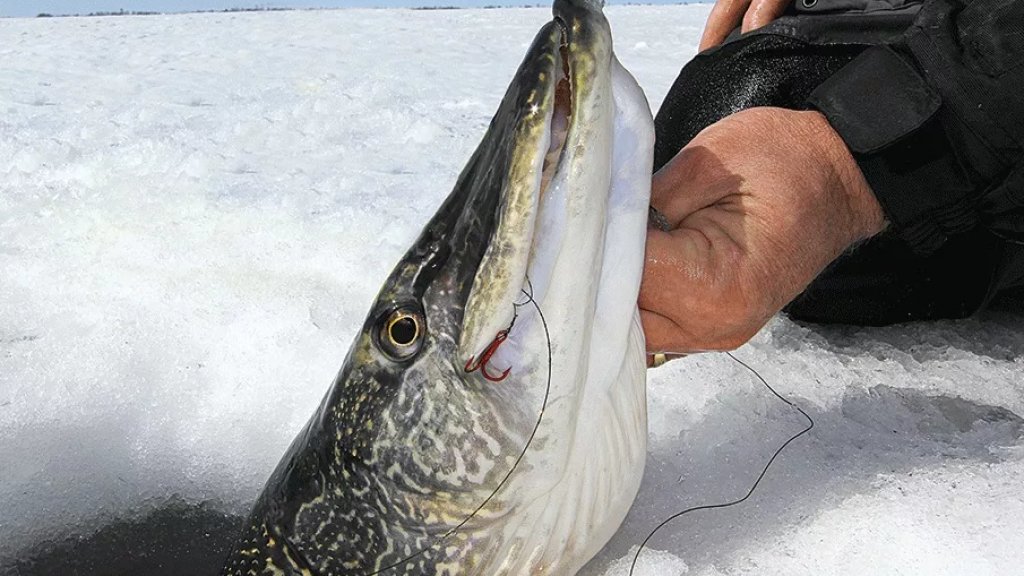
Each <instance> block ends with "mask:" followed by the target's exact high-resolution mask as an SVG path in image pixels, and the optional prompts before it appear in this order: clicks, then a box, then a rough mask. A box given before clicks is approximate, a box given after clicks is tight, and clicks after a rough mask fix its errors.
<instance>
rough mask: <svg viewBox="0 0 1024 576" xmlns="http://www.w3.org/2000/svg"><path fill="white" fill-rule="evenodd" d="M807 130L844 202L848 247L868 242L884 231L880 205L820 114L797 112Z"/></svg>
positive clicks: (833, 129)
mask: <svg viewBox="0 0 1024 576" xmlns="http://www.w3.org/2000/svg"><path fill="white" fill-rule="evenodd" d="M799 114H802V115H805V117H806V122H807V123H808V125H809V126H810V130H811V140H812V141H813V142H815V143H816V144H817V145H818V147H819V148H820V150H821V155H822V157H823V158H825V159H826V160H827V162H828V163H829V165H830V167H831V173H832V176H831V180H832V182H831V186H830V187H832V188H833V189H834V190H835V192H836V194H837V195H838V196H839V198H837V199H838V200H840V201H843V202H845V204H846V206H847V207H848V212H849V216H850V220H849V229H848V230H847V232H848V234H849V235H850V243H851V244H852V243H854V242H857V241H859V240H864V239H866V238H870V237H871V236H874V235H875V234H878V233H879V232H881V231H882V230H884V229H885V227H886V218H885V213H884V212H883V210H882V206H881V204H879V202H878V199H877V198H876V197H875V193H874V192H873V191H872V190H871V186H870V185H869V184H868V182H867V180H866V179H865V178H864V174H863V173H862V172H861V170H860V167H859V166H858V165H857V161H856V159H855V158H854V157H853V153H852V152H851V151H850V149H849V147H848V146H847V145H846V143H845V142H844V141H843V139H842V138H841V137H840V136H839V133H838V132H836V130H835V128H833V127H832V125H831V124H830V123H829V121H828V119H827V118H826V117H825V116H824V115H823V114H822V113H820V112H818V111H815V110H811V111H807V112H800V113H799Z"/></svg>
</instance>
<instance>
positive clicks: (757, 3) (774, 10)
mask: <svg viewBox="0 0 1024 576" xmlns="http://www.w3.org/2000/svg"><path fill="white" fill-rule="evenodd" d="M789 2H790V0H753V2H751V4H750V7H749V8H747V12H746V14H744V16H743V28H742V29H741V31H743V32H750V31H751V30H756V29H758V28H760V27H762V26H764V25H766V24H768V23H769V22H771V21H772V20H775V19H776V18H778V17H779V16H782V13H783V12H784V11H785V10H786V6H787V5H789Z"/></svg>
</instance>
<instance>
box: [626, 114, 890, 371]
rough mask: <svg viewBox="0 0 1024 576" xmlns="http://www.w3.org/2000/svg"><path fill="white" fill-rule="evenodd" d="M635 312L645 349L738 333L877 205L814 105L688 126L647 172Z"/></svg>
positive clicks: (783, 300) (871, 224) (798, 283)
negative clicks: (654, 218) (670, 154)
mask: <svg viewBox="0 0 1024 576" xmlns="http://www.w3.org/2000/svg"><path fill="white" fill-rule="evenodd" d="M651 205H652V206H653V207H654V208H655V209H657V210H658V211H660V212H661V214H662V215H663V216H664V217H665V219H666V220H667V222H668V225H669V228H670V230H669V231H667V232H666V231H662V230H658V229H655V228H650V229H649V230H648V234H647V253H646V262H645V266H644V276H643V282H642V284H641V286H640V298H639V304H640V315H641V320H642V322H643V327H644V333H645V334H646V336H647V349H648V351H650V352H652V353H653V352H668V353H677V354H678V353H688V352H695V351H702V350H728V349H733V348H736V347H739V346H740V345H742V344H743V343H744V342H746V341H747V340H749V339H750V338H751V337H753V336H754V334H756V333H757V331H758V330H760V329H761V327H762V326H764V324H765V323H766V322H767V321H768V320H769V319H770V318H771V317H772V315H774V314H775V313H776V312H778V311H779V310H781V309H782V307H783V306H785V305H786V304H787V303H788V302H790V301H791V300H792V299H793V298H794V297H796V296H797V295H798V294H799V293H800V292H801V291H802V290H803V289H804V288H805V287H806V286H807V285H808V284H809V283H810V282H811V281H812V280H813V279H814V278H815V277H816V276H817V275H818V274H819V273H820V272H821V271H822V270H823V269H824V268H825V266H827V265H828V264H829V263H830V262H832V260H834V259H835V258H837V257H838V256H839V255H840V254H841V253H842V252H843V251H844V250H846V249H847V248H849V247H850V245H851V244H853V243H854V242H856V241H858V240H861V239H863V238H866V237H868V236H871V235H873V234H876V233H878V232H879V231H881V230H882V228H883V227H884V222H885V219H884V216H883V213H882V209H881V207H880V206H879V205H878V201H877V200H876V199H875V197H874V195H873V193H872V192H871V189H870V188H869V187H868V184H867V182H866V181H865V180H864V176H863V175H862V174H861V172H860V169H859V168H858V167H857V164H856V162H855V161H854V159H853V157H852V156H851V154H850V152H849V150H848V149H847V147H846V145H845V144H844V143H843V141H842V140H841V139H840V138H839V135H838V134H836V132H835V130H833V129H832V127H831V126H830V125H829V124H828V121H827V120H826V119H825V117H824V116H822V115H821V114H820V113H818V112H813V111H810V112H798V111H793V110H785V109H781V108H751V109H749V110H744V111H741V112H738V113H736V114H733V115H731V116H728V117H726V118H725V119H723V120H721V121H719V122H717V123H715V124H713V125H711V126H709V127H708V128H706V129H705V130H704V131H702V132H701V133H700V134H698V135H697V136H696V137H695V138H694V139H693V140H692V141H691V142H690V144H689V145H687V146H686V147H685V148H683V149H682V150H681V151H680V152H679V153H678V154H677V155H676V156H675V158H673V159H672V161H671V162H669V163H668V164H666V165H665V166H664V167H663V168H662V169H661V170H659V171H658V172H657V174H655V175H654V180H653V182H652V188H651Z"/></svg>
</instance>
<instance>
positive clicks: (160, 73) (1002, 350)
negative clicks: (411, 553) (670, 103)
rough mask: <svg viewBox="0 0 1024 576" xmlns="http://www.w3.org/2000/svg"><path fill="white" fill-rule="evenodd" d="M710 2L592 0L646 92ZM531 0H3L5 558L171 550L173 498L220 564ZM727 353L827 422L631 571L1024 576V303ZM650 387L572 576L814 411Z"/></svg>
mask: <svg viewBox="0 0 1024 576" xmlns="http://www.w3.org/2000/svg"><path fill="white" fill-rule="evenodd" d="M708 8H709V7H708V6H664V7H634V6H621V7H620V6H615V7H611V8H609V9H608V10H607V14H608V15H609V18H610V20H611V22H612V26H613V30H614V34H615V38H616V41H617V46H618V53H619V56H620V58H621V60H622V61H623V63H624V64H625V65H626V66H627V67H628V68H629V69H631V70H632V71H633V72H634V74H635V75H636V76H637V78H638V80H639V81H640V84H641V85H642V86H643V87H644V88H645V90H646V91H647V93H648V95H649V97H650V99H651V103H652V106H654V107H655V108H656V107H657V105H658V104H659V102H660V100H661V99H662V98H663V96H664V94H665V92H666V91H667V89H668V87H669V85H670V84H671V82H672V81H673V80H674V78H675V76H676V74H677V73H678V69H679V67H680V66H681V65H682V64H683V63H684V62H685V61H686V60H687V59H689V58H690V57H691V56H692V55H693V54H694V53H695V50H696V43H697V40H698V38H699V34H700V29H701V26H702V23H703V20H704V18H705V17H706V15H707V12H708ZM548 15H549V11H548V10H547V9H502V10H458V11H406V10H340V11H322V12H275V13H260V14H201V15H179V16H152V17H117V18H62V19H25V20H15V19H6V20H0V40H2V41H0V60H2V61H3V62H4V70H3V72H2V73H0V510H2V514H0V573H3V574H7V573H13V574H47V573H67V574H72V573H82V574H107V573H127V572H128V570H127V569H126V568H121V567H119V566H120V565H119V564H118V562H120V560H119V558H121V557H128V556H132V557H134V558H136V559H138V558H143V559H144V558H150V560H149V561H150V562H154V564H153V565H152V566H149V565H144V566H145V567H144V568H142V569H139V571H138V572H137V573H147V574H161V573H174V572H175V569H174V568H173V566H172V567H171V568H168V566H167V565H160V566H157V565H156V564H155V562H156V560H153V558H160V557H161V556H160V554H161V550H162V549H163V548H167V549H171V548H172V547H173V546H175V545H181V543H180V542H177V541H170V540H171V539H169V538H163V539H161V537H158V536H159V535H160V534H164V533H165V532H162V530H169V529H168V528H167V525H168V524H167V522H168V521H167V520H166V517H163V516H160V511H161V510H171V509H173V510H177V509H185V510H188V511H189V514H191V515H192V516H191V517H199V518H200V520H197V522H198V523H199V526H200V529H199V530H197V531H196V534H194V535H193V534H191V533H190V532H189V531H188V530H184V529H180V530H179V531H178V532H176V534H179V537H182V538H184V536H180V533H182V532H185V533H187V534H188V535H189V536H194V538H195V541H194V542H191V543H188V545H187V548H188V549H189V550H190V554H189V557H191V558H192V560H193V561H195V562H197V563H199V564H201V563H202V562H206V564H205V565H203V566H204V568H196V569H189V570H184V569H180V568H179V569H178V571H181V572H188V573H197V574H199V573H211V572H213V571H214V570H215V569H214V568H211V567H210V566H215V565H216V564H217V562H218V561H219V558H218V556H217V553H218V551H219V550H220V549H219V548H217V545H214V544H216V543H217V542H221V543H222V542H223V541H224V540H225V539H227V540H230V538H231V536H232V534H231V531H232V530H231V526H232V525H233V524H232V523H233V522H236V521H237V518H236V517H237V515H239V514H244V513H245V511H246V510H247V507H248V505H249V503H250V501H251V500H252V499H253V498H254V497H255V495H256V494H257V493H258V491H259V489H260V487H261V486H262V483H263V482H264V480H265V478H266V476H267V475H268V473H269V471H270V469H271V468H272V467H273V466H274V465H275V464H276V463H277V460H278V458H279V457H280V456H281V454H282V453H283V451H284V449H285V448H286V446H287V445H288V443H289V442H290V441H291V439H292V438H293V436H294V435H295V433H296V432H297V431H298V429H299V427H300V426H301V425H302V424H303V423H304V422H305V420H306V419H307V418H308V416H309V414H310V413H311V412H312V411H313V410H314V408H315V406H316V404H317V403H318V401H319V400H320V398H321V396H322V394H323V392H324V390H325V388H326V386H328V385H329V383H330V381H331V379H332V378H333V376H334V374H335V372H336V370H337V369H338V367H339V365H340V363H341V361H342V358H343V355H344V352H345V351H346V349H347V347H348V343H349V341H350V339H351V338H352V337H353V335H354V333H355V331H356V330H357V328H358V326H359V324H360V323H361V321H362V319H363V316H364V314H365V312H366V309H367V307H368V305H369V303H370V302H371V301H372V299H373V297H374V294H375V293H376V290H377V288H378V286H379V284H380V282H381V281H382V279H383V277H384V276H385V275H386V274H387V273H388V271H389V270H390V267H391V265H392V263H393V262H394V261H395V260H396V259H397V258H398V257H399V256H400V255H401V253H402V252H403V251H404V250H405V248H406V247H407V246H408V244H409V243H410V242H411V241H412V239H413V237H414V236H415V235H416V234H417V233H418V231H419V229H420V226H421V225H422V224H423V223H424V222H425V220H426V219H427V218H428V217H429V215H430V214H432V213H433V211H434V209H435V208H436V206H437V205H438V203H439V202H440V200H441V199H442V198H443V197H444V196H445V195H446V194H447V193H448V191H449V190H450V188H451V186H452V185H453V183H454V179H455V176H456V175H457V174H458V172H459V170H460V169H461V167H462V164H463V163H464V162H465V160H466V159H467V158H468V157H469V154H470V152H471V151H472V149H473V147H474V146H475V144H476V142H477V141H478V139H479V138H480V136H481V135H482V133H483V130H484V128H485V127H486V125H487V123H488V121H489V120H490V117H491V114H492V113H493V111H494V109H495V107H496V105H497V103H498V101H499V100H500V97H501V95H502V93H503V91H504V88H505V86H506V85H507V83H508V80H509V78H510V76H511V74H512V73H513V71H514V70H515V67H516V66H517V64H518V62H519V60H520V58H521V57H522V55H523V53H524V52H525V49H526V47H527V45H528V44H529V42H530V41H531V40H532V37H533V34H534V32H535V30H536V29H537V27H539V26H540V24H541V23H543V22H544V21H545V20H547V18H548ZM737 356H738V357H740V358H742V359H743V360H744V361H747V362H749V363H751V364H752V365H753V366H754V367H755V368H757V369H758V370H759V371H760V372H761V374H762V375H763V376H764V377H765V378H766V379H767V380H768V381H769V382H770V383H772V384H773V385H774V386H775V387H776V388H777V389H778V390H779V391H780V392H782V393H783V394H785V395H787V396H788V397H790V398H791V399H793V400H794V401H796V402H797V403H798V404H799V405H800V406H801V407H803V408H805V409H806V410H807V411H808V412H809V413H810V414H811V415H812V416H813V418H814V419H815V422H816V427H815V429H814V430H813V431H812V432H811V433H810V434H809V435H808V436H806V437H804V438H802V439H800V440H798V441H797V442H795V443H794V444H793V445H792V446H790V448H789V449H788V450H787V452H786V453H785V454H784V455H783V456H782V457H781V458H780V459H779V460H778V461H777V462H776V464H775V466H774V467H773V469H772V470H771V472H770V473H769V474H768V476H767V477H766V478H765V480H764V482H763V483H762V485H761V487H760V489H759V491H758V492H757V493H755V495H754V496H753V497H752V498H751V500H750V501H748V502H747V503H745V504H744V505H741V506H738V507H735V508H730V509H725V510H714V511H704V512H697V513H695V514H692V515H687V516H684V517H683V518H682V519H680V520H678V521H676V522H675V523H673V524H670V525H669V526H668V527H667V528H666V529H664V530H663V531H662V532H660V533H659V534H658V535H657V536H656V537H655V538H654V539H653V540H652V541H651V544H650V546H649V548H647V549H645V551H644V552H643V553H642V554H641V556H640V563H639V568H638V570H637V572H636V574H637V575H641V574H648V575H655V574H657V575H664V574H670V575H674V574H687V575H688V576H691V575H701V576H712V575H724V574H729V575H739V574H760V575H773V574H780V575H781V574H787V575H790V574H808V573H812V572H813V573H815V574H820V575H854V574H856V575H860V574H865V573H867V574H881V575H888V574H892V575H896V574H901V575H917V574H920V575H929V576H934V575H945V574H949V575H953V574H966V573H970V574H975V575H982V574H1013V573H1017V572H1019V566H1020V565H1021V564H1022V563H1024V496H1022V494H1021V489H1020V487H1021V483H1022V480H1024V441H1022V437H1024V420H1022V418H1021V416H1019V415H1020V414H1024V378H1022V375H1024V316H1022V315H1021V314H1020V313H1018V312H1016V311H1014V310H1013V309H1011V308H1008V307H1003V308H1001V309H998V310H996V311H993V312H989V313H986V314H984V315H982V316H980V317H978V318H975V319H970V320H964V321H957V322H937V323H930V324H912V325H904V326H897V327H890V328H881V329H867V328H850V327H831V328H823V327H814V326H806V325H800V324H797V323H794V322H792V321H790V320H788V319H786V318H782V317H780V318H776V319H774V320H773V321H772V322H771V324H770V325H769V326H768V327H767V328H766V329H765V330H763V331H762V333H761V334H759V335H758V336H757V337H756V338H755V339H754V340H753V341H752V342H751V343H750V344H748V345H747V346H744V347H743V348H741V349H740V350H739V351H737ZM649 393H650V400H649V405H650V422H651V433H650V435H651V447H650V454H649V458H648V462H647V472H646V476H645V479H644V485H643V488H642V490H641V494H640V496H639V497H638V499H637V502H636V504H635V505H634V507H633V509H632V511H631V512H630V514H629V516H628V518H627V520H626V522H625V523H624V525H623V527H622V529H621V530H620V531H619V533H618V534H617V535H616V536H615V538H614V539H613V540H612V542H611V543H609V545H608V546H607V547H606V549H605V550H604V551H603V552H602V553H601V554H600V555H599V556H598V557H597V558H596V559H595V560H594V561H593V562H592V563H591V564H590V565H588V567H587V568H586V569H585V570H584V572H583V573H584V574H587V575H590V576H597V575H602V574H609V575H612V574H614V575H621V574H626V572H627V569H628V565H629V562H630V560H631V559H632V555H633V553H634V552H635V550H636V546H637V545H638V544H639V542H640V541H641V540H642V539H643V537H644V536H645V535H646V534H647V532H648V531H649V530H650V529H651V528H652V527H653V526H654V525H655V524H657V522H659V521H660V520H661V519H663V518H665V517H667V516H668V515H670V514H671V513H673V512H676V511H679V510H681V509H683V508H687V507H689V506H694V505H700V504H711V503H716V502H721V501H727V500H731V499H734V498H736V497H739V496H741V495H742V494H743V493H745V491H746V490H747V488H748V487H749V485H750V483H751V482H752V481H753V480H754V478H755V477H756V475H757V473H758V472H759V471H760V469H761V467H762V466H763V464H764V462H765V461H766V460H767V458H768V457H769V456H770V455H771V453H772V452H773V451H774V450H775V448H776V447H777V446H778V445H779V444H781V443H782V442H783V441H784V440H785V439H786V438H788V437H789V436H790V435H791V434H793V433H795V432H796V431H799V430H800V428H801V427H802V425H803V423H802V421H801V419H800V418H799V416H798V415H796V414H795V413H794V412H793V411H792V409H791V408H788V407H787V406H785V405H784V404H782V403H781V402H779V401H778V400H777V399H775V398H773V397H772V396H771V395H770V394H769V393H768V392H767V390H765V389H764V387H763V386H762V385H761V384H760V383H759V382H758V381H757V380H756V379H754V378H753V377H752V376H751V375H750V374H749V373H748V372H746V370H744V369H743V368H742V367H741V366H739V365H737V364H736V363H734V362H733V361H732V360H730V359H729V358H728V357H726V356H725V355H720V354H705V355H698V356H693V357H690V358H687V359H684V360H680V361H676V362H673V363H671V364H669V365H667V366H665V367H663V368H659V369H657V370H654V371H652V372H651V373H650V383H649ZM204 519H205V520H204ZM204 522H206V523H204ZM125 526H127V527H128V528H125ZM117 530H129V532H128V533H129V534H132V535H133V537H138V538H139V540H140V541H142V540H145V538H144V536H145V535H146V534H154V535H157V536H154V537H153V538H152V539H150V540H152V542H150V540H146V541H147V542H149V543H150V544H152V546H153V548H147V549H145V550H142V547H143V545H142V544H136V543H135V542H134V541H133V540H132V539H130V538H128V539H125V538H121V539H117V538H116V537H114V536H111V534H115V535H116V534H122V533H123V532H118V531H117ZM204 539H206V540H209V541H211V542H214V541H215V542H214V544H210V545H209V546H208V548H209V550H207V549H206V548H202V547H203V545H204V543H203V540H204ZM110 542H113V544H109V543H110ZM153 542H155V544H154V543H153ZM103 543H108V545H109V547H108V548H106V549H102V548H101V545H102V544H103ZM150 544H147V545H150ZM112 548H113V549H112ZM201 548H202V549H203V550H207V551H206V552H204V553H205V554H206V556H203V554H202V553H200V552H198V550H199V549H201ZM210 550H212V551H210ZM89 554H92V555H94V557H95V560H94V563H93V564H89V561H88V559H87V558H88V557H89ZM181 557H184V556H181ZM83 558H84V559H83ZM163 558H164V561H166V559H167V558H172V559H173V558H176V556H175V555H174V554H172V553H171V552H167V551H164V552H163ZM140 561H141V560H140ZM62 562H67V563H69V564H70V563H73V562H79V563H80V564H78V565H76V566H85V568H81V567H79V568H75V569H74V570H73V569H71V568H60V569H55V568H52V566H58V565H59V566H63V564H61V563H62ZM199 564H196V565H197V566H198V565H199ZM125 565H126V566H127V564H125ZM44 566H50V567H51V568H43V567H44ZM133 566H139V564H133ZM90 567H91V568H90ZM76 570H77V571H76ZM161 570H165V571H164V572H161ZM166 570H170V571H169V572H166Z"/></svg>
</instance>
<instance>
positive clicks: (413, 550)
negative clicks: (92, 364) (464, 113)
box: [222, 0, 654, 576]
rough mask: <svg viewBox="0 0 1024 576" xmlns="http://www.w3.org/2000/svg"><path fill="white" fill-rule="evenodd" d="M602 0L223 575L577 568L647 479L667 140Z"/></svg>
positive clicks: (328, 400)
mask: <svg viewBox="0 0 1024 576" xmlns="http://www.w3.org/2000/svg"><path fill="white" fill-rule="evenodd" d="M602 4H603V2H601V1H598V0H556V1H555V3H554V7H553V13H554V18H553V20H552V21H550V22H549V23H547V24H546V25H544V26H543V27H541V29H540V31H539V32H538V34H537V36H536V38H535V40H534V42H533V44H532V46H531V47H530V48H529V51H528V52H527V54H526V57H525V59H524V61H523V63H522V64H521V65H520V67H519V69H518V72H517V73H516V75H515V77H514V78H513V79H512V82H511V85H510V86H509V88H508V91H507V93H506V94H505V97H504V99H503V100H502V101H501V104H500V106H499V108H498V111H497V113H496V114H495V116H494V119H493V120H492V121H491V124H490V126H489V128H488V129H487V132H486V134H485V135H484V137H483V140H482V141H481V142H480V144H479V147H478V148H477V149H476V151H475V152H474V154H473V155H472V157H471V158H470V160H469V163H468V164H467V165H466V167H465V169H464V170H463V171H462V173H461V175H460V176H459V178H458V180H457V182H456V184H455V187H454V190H453V191H452V192H451V194H450V195H449V196H448V198H447V199H446V200H445V201H444V203H443V204H442V205H441V207H440V208H439V209H438V211H437V213H436V214H435V215H434V216H433V217H432V219H431V220H430V221H429V222H428V224H427V225H426V227H425V229H424V230H423V231H422V233H421V234H420V236H419V237H418V239H417V240H416V242H415V243H414V244H413V246H412V247H411V248H410V249H409V250H408V252H407V253H406V254H405V256H404V257H403V258H402V259H401V261H400V262H399V263H398V264H397V266H396V267H395V269H394V271H393V272H392V273H391V275H390V277H389V278H388V279H387V281H386V282H385V283H384V285H383V286H382V287H381V290H380V293H379V295H378V297H377V300H376V302H375V303H374V304H373V307H372V308H371V310H370V312H369V314H368V316H367V319H366V321H365V324H364V325H363V327H362V330H361V332H360V333H359V334H358V335H357V336H356V338H355V341H354V342H353V343H352V346H351V349H350V350H349V352H348V355H347V357H346V359H345V362H344V365H343V366H342V368H341V370H340V372H339V374H338V376H337V378H336V379H335V381H334V383H333V384H332V385H331V387H330V389H329V390H328V392H327V394H326V396H325V397H324V399H323V401H322V402H321V404H320V406H319V408H318V409H317V411H316V413H315V414H314V415H313V416H312V418H311V419H310V420H309V422H308V423H307V424H306V426H305V427H304V429H303V430H302V431H301V433H300V434H299V435H298V437H297V438H296V439H295V440H294V442H293V443H292V445H291V446H290V448H289V449H288V451H287V453H286V454H285V456H284V457H283V459H282V460H281V462H280V464H279V465H278V466H277V468H276V469H275V471H274V472H273V474H272V475H271V477H270V479H269V480H268V482H267V484H266V487H265V488H264V490H263V493H262V494H261V496H260V497H259V498H258V500H257V502H256V504H255V506H254V508H253V510H252V513H251V515H250V516H249V518H248V520H247V522H246V523H245V525H244V527H243V531H242V535H241V536H240V538H239V539H238V540H237V544H236V546H235V548H234V550H233V552H232V553H231V554H230V557H229V559H228V560H227V562H226V564H225V566H224V569H223V572H222V574H224V575H230V576H238V575H256V574H259V575H264V574H268V575H269V574H276V575H282V574H283V575H288V576H292V575H305V576H328V575H342V574H344V575H361V576H368V575H371V574H387V575H410V576H411V575H416V576H420V575H424V574H478V575H486V576H492V575H505V574H509V575H519V574H551V575H558V576H562V575H571V574H574V573H575V572H576V571H578V570H579V569H580V568H581V567H582V566H583V565H584V564H585V563H586V562H587V561H588V560H589V559H590V558H591V557H593V556H594V554H596V553H597V551H599V550H600V549H601V547H602V546H604V544H605V543H606V542H607V541H608V540H609V538H611V536H612V534H613V533H614V532H615V531H616V529H617V528H618V526H619V525H620V524H621V522H622V520H623V518H624V516H625V514H626V511H627V510H628V509H629V507H630V505H631V504H632V502H633V499H634V498H635V496H636V493H637V490H638V488H639V485H640V480H641V476H642V475H643V466H644V459H645V452H646V437H647V422H646V404H645V394H644V387H645V382H646V376H645V361H644V337H643V333H642V331H641V328H640V323H639V319H638V318H639V317H638V315H637V306H636V301H637V293H638V290H639V286H640V275H641V271H642V267H643V254H644V241H645V228H646V223H647V216H648V203H649V196H650V182H651V168H652V154H653V141H654V127H653V121H652V118H651V112H650V108H649V106H648V104H647V101H646V99H645V97H644V94H643V92H642V91H641V89H640V87H639V86H638V85H637V83H636V81H635V80H634V79H633V77H632V76H631V75H630V74H629V73H628V72H627V71H626V70H625V69H624V68H623V67H622V66H621V65H620V64H619V62H618V60H617V59H616V57H615V55H614V54H613V52H612V39H611V32H610V29H609V25H608V22H607V20H606V19H605V17H604V15H603V14H602V12H601V8H602Z"/></svg>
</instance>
